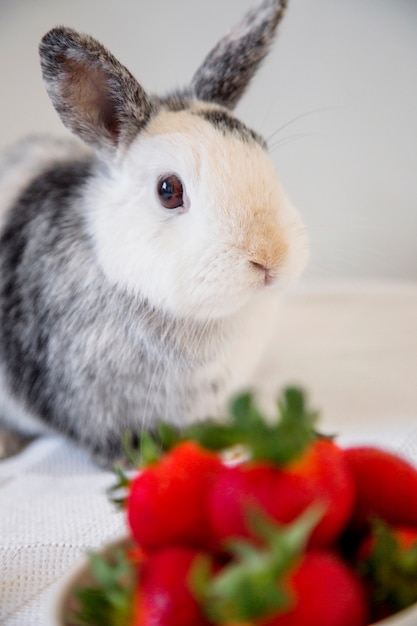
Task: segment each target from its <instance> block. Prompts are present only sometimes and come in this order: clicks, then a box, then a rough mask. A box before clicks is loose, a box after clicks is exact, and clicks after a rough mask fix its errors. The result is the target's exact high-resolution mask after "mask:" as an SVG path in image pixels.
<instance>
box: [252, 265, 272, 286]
mask: <svg viewBox="0 0 417 626" xmlns="http://www.w3.org/2000/svg"><path fill="white" fill-rule="evenodd" d="M250 263H251V265H252V266H253V267H254V268H255V269H256V271H257V272H263V274H264V284H265V285H272V283H273V282H274V281H275V278H276V277H275V276H274V274H273V272H272V269H271V268H270V267H267V266H266V265H262V263H257V262H256V261H250Z"/></svg>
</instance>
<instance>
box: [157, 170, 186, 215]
mask: <svg viewBox="0 0 417 626" xmlns="http://www.w3.org/2000/svg"><path fill="white" fill-rule="evenodd" d="M158 196H159V201H160V203H161V204H162V206H163V207H165V208H166V209H177V208H178V207H180V206H183V204H184V188H183V186H182V182H181V180H180V179H179V178H178V176H176V175H175V174H170V175H169V176H161V178H160V179H159V180H158Z"/></svg>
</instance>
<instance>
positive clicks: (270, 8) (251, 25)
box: [191, 0, 287, 109]
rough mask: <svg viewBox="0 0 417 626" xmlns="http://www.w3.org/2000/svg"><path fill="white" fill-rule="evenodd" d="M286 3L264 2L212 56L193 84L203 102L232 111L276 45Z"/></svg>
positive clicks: (230, 34)
mask: <svg viewBox="0 0 417 626" xmlns="http://www.w3.org/2000/svg"><path fill="white" fill-rule="evenodd" d="M286 6H287V0H261V2H260V3H259V4H258V6H256V7H255V8H254V9H252V10H250V11H249V12H248V13H246V15H245V16H244V17H243V19H242V20H241V22H240V23H239V24H238V25H237V26H236V27H235V28H234V29H233V30H231V31H230V33H229V34H228V35H226V36H225V37H223V39H221V40H220V41H219V42H218V44H217V45H216V46H215V47H214V48H213V50H211V52H209V54H208V55H207V56H206V58H205V59H204V61H203V63H202V65H201V66H200V67H199V69H198V70H197V72H196V73H195V74H194V77H193V79H192V82H191V92H192V93H193V94H194V95H195V96H197V98H199V99H200V100H204V101H206V102H213V103H215V104H220V105H222V106H225V107H227V108H229V109H233V108H234V107H235V106H236V104H237V103H238V101H239V99H240V98H241V96H242V94H243V92H244V91H245V89H246V87H247V86H248V84H249V82H250V80H251V78H252V76H253V75H254V74H255V72H256V70H257V69H258V67H259V65H260V64H261V62H262V60H263V59H264V58H265V56H266V55H267V53H268V51H269V48H270V46H271V44H272V42H273V39H274V36H275V33H276V30H277V26H278V24H279V22H280V21H281V19H282V17H283V15H284V12H285V8H286Z"/></svg>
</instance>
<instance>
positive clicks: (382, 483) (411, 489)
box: [344, 447, 417, 526]
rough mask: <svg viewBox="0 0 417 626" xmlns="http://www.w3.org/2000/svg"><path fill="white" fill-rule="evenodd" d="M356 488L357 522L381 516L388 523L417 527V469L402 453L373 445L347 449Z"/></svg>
mask: <svg viewBox="0 0 417 626" xmlns="http://www.w3.org/2000/svg"><path fill="white" fill-rule="evenodd" d="M344 458H345V461H346V464H347V466H348V468H349V471H350V472H351V474H352V476H353V480H354V483H355V490H356V511H355V520H356V523H358V524H363V523H364V522H367V521H369V519H370V518H371V517H379V518H381V519H383V520H385V521H386V522H388V523H389V524H394V525H398V524H399V525H401V524H402V525H406V526H413V525H416V526H417V470H416V469H415V468H414V467H413V466H412V465H410V464H409V463H407V461H405V460H404V459H402V458H400V457H399V456H397V455H395V454H393V453H391V452H387V451H384V450H380V449H378V448H374V447H354V448H347V449H346V450H345V451H344Z"/></svg>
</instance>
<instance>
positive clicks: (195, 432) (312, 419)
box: [183, 387, 318, 466]
mask: <svg viewBox="0 0 417 626" xmlns="http://www.w3.org/2000/svg"><path fill="white" fill-rule="evenodd" d="M277 418H278V419H277V420H276V421H275V422H274V423H267V422H266V420H265V419H264V417H263V415H262V413H261V412H260V410H259V409H258V407H257V406H256V403H255V400H254V396H253V394H252V393H250V392H248V393H244V394H241V395H239V396H237V397H236V398H235V400H234V401H233V402H232V404H231V406H230V418H229V420H228V421H226V422H224V423H219V422H215V421H213V420H208V421H206V422H201V423H199V424H195V425H192V426H190V427H189V428H187V429H186V430H185V432H184V433H183V439H194V440H196V441H198V442H199V443H200V444H201V445H202V446H204V447H206V448H208V449H210V450H224V449H226V448H230V447H233V446H236V445H243V446H244V447H245V448H246V449H247V450H248V452H249V454H250V456H251V458H252V459H253V460H263V461H269V462H271V463H274V464H276V465H278V466H285V465H287V464H288V463H289V462H291V461H293V460H294V459H296V458H297V457H299V456H301V455H302V453H303V452H304V450H305V449H306V448H307V446H308V445H309V444H310V443H311V442H313V441H314V440H315V439H316V437H317V435H316V432H315V429H314V426H315V423H316V421H317V418H318V413H317V412H316V411H311V410H309V409H307V407H306V399H305V395H304V393H303V391H302V390H301V389H298V388H295V387H288V388H287V389H285V390H284V392H283V394H282V396H281V398H279V399H278V401H277Z"/></svg>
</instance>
